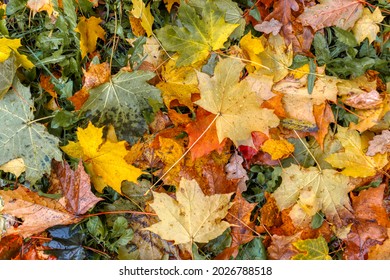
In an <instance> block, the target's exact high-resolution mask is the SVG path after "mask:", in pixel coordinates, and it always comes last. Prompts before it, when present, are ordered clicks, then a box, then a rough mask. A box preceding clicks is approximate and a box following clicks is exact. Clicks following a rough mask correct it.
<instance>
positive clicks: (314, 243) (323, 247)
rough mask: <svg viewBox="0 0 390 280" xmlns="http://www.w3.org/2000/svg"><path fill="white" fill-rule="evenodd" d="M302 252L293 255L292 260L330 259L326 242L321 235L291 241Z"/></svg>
mask: <svg viewBox="0 0 390 280" xmlns="http://www.w3.org/2000/svg"><path fill="white" fill-rule="evenodd" d="M292 244H293V245H294V247H295V248H297V249H298V250H299V251H302V252H303V253H298V254H296V255H295V256H293V257H292V258H291V259H293V260H331V259H332V258H331V256H329V247H328V244H327V242H326V240H325V238H323V237H322V236H320V237H318V238H317V239H305V240H298V241H295V242H293V243H292Z"/></svg>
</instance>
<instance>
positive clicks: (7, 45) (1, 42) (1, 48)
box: [0, 38, 34, 69]
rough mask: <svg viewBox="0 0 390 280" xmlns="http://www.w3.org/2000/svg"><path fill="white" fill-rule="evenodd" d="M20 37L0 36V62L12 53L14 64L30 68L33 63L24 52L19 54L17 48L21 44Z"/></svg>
mask: <svg viewBox="0 0 390 280" xmlns="http://www.w3.org/2000/svg"><path fill="white" fill-rule="evenodd" d="M20 40H21V39H8V38H0V62H4V61H6V60H7V59H8V58H9V57H10V55H11V53H14V55H15V58H16V66H17V67H19V66H20V65H22V66H23V67H24V68H26V69H31V68H33V67H34V64H33V63H32V62H31V61H30V60H29V59H28V57H27V56H25V55H24V54H20V53H19V51H18V48H20V47H21V46H22V43H21V42H20Z"/></svg>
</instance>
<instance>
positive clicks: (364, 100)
mask: <svg viewBox="0 0 390 280" xmlns="http://www.w3.org/2000/svg"><path fill="white" fill-rule="evenodd" d="M382 102H383V99H382V97H381V96H380V95H379V92H377V91H376V90H375V89H374V90H371V91H370V92H363V93H360V94H354V95H352V96H350V97H348V98H347V99H346V100H344V104H346V105H348V106H351V107H354V108H356V109H364V110H366V109H373V108H376V107H378V106H379V105H380V104H381V103H382Z"/></svg>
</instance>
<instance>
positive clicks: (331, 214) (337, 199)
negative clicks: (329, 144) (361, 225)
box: [272, 164, 353, 227]
mask: <svg viewBox="0 0 390 280" xmlns="http://www.w3.org/2000/svg"><path fill="white" fill-rule="evenodd" d="M348 182H349V178H348V177H346V176H344V175H343V174H341V173H339V172H337V171H335V170H331V169H324V170H319V169H317V168H315V167H310V168H300V167H299V166H297V165H294V164H292V165H291V166H290V167H288V168H285V169H284V170H283V173H282V184H281V185H280V186H279V187H278V188H277V189H276V191H275V192H274V193H273V194H272V196H273V197H274V198H275V200H276V203H277V205H278V207H279V209H280V210H283V209H287V208H289V207H291V206H293V208H292V210H291V211H290V214H289V215H290V217H291V219H292V220H293V222H294V225H295V226H300V227H301V226H304V225H305V224H308V223H309V222H310V221H311V219H312V217H313V216H314V215H315V214H316V213H317V212H319V211H320V210H321V211H322V212H323V213H324V214H325V216H326V217H327V219H328V221H329V222H331V223H334V224H335V225H337V226H338V227H340V226H341V225H342V224H343V220H344V217H346V216H350V211H351V210H352V208H351V205H350V203H349V198H348V193H349V192H350V191H351V190H352V189H353V186H351V185H349V184H348Z"/></svg>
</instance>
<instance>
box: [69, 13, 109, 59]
mask: <svg viewBox="0 0 390 280" xmlns="http://www.w3.org/2000/svg"><path fill="white" fill-rule="evenodd" d="M101 22H102V20H101V19H100V18H97V17H90V18H85V17H81V18H79V23H78V24H77V27H76V29H75V31H76V32H78V33H80V49H81V58H84V57H85V56H86V55H87V53H91V52H94V51H95V50H96V44H97V39H98V38H100V39H102V40H103V41H104V40H105V39H104V36H105V34H106V32H105V31H104V29H103V28H102V27H101V26H100V25H99V24H100V23H101Z"/></svg>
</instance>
